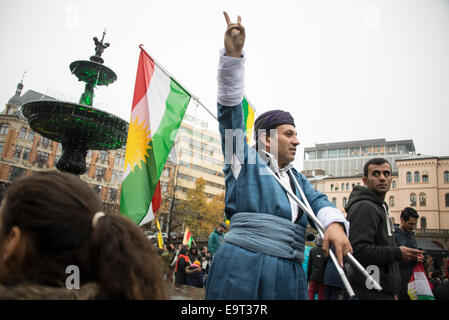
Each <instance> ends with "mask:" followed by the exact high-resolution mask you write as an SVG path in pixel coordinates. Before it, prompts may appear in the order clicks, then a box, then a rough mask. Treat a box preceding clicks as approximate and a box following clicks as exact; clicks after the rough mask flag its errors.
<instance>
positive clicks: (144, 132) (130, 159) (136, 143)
mask: <svg viewBox="0 0 449 320" xmlns="http://www.w3.org/2000/svg"><path fill="white" fill-rule="evenodd" d="M150 132H151V131H150V128H149V124H148V123H146V121H143V122H142V123H139V118H136V119H135V120H134V121H133V122H131V123H130V125H129V129H128V140H127V142H126V153H125V168H128V165H129V166H131V170H132V171H134V169H135V168H136V165H138V166H139V168H140V169H142V161H143V162H144V163H146V159H145V156H147V157H149V154H148V150H149V149H152V148H151V147H150V146H149V145H148V143H150V141H151V137H149V136H150Z"/></svg>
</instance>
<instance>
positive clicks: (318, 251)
mask: <svg viewBox="0 0 449 320" xmlns="http://www.w3.org/2000/svg"><path fill="white" fill-rule="evenodd" d="M315 244H316V246H315V247H313V248H312V249H311V250H310V254H309V263H308V266H307V280H308V281H309V300H314V299H315V295H316V294H318V300H324V299H325V287H324V283H323V279H324V270H325V268H326V263H327V258H326V256H325V255H324V251H323V239H322V238H321V236H320V235H319V234H318V235H317V237H316V240H315Z"/></svg>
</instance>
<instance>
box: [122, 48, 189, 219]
mask: <svg viewBox="0 0 449 320" xmlns="http://www.w3.org/2000/svg"><path fill="white" fill-rule="evenodd" d="M189 101H190V95H189V94H188V93H187V91H186V90H184V89H183V88H182V87H181V86H180V85H179V84H178V83H176V81H174V80H173V79H172V78H171V77H170V76H169V75H167V73H166V72H164V71H163V70H162V69H161V68H160V67H159V66H158V65H157V64H155V62H154V61H153V59H152V58H151V57H150V55H149V54H148V53H147V52H145V50H144V49H143V48H142V47H141V51H140V56H139V64H138V67H137V77H136V84H135V87H134V98H133V104H132V110H131V120H130V123H129V130H128V140H127V144H126V153H125V167H124V179H123V183H122V191H121V202H120V212H121V213H122V214H123V215H126V216H128V217H129V218H130V219H131V220H132V221H133V222H134V223H135V224H142V223H145V222H149V221H151V220H153V218H154V216H153V211H152V208H151V199H152V197H153V194H154V192H155V189H156V186H157V184H158V181H159V177H160V175H161V172H162V170H163V169H164V165H165V162H166V161H167V157H168V155H169V153H170V149H171V147H172V145H173V141H174V138H175V136H176V132H177V130H178V128H179V126H180V124H181V121H182V118H183V117H184V113H185V111H186V109H187V106H188V104H189Z"/></svg>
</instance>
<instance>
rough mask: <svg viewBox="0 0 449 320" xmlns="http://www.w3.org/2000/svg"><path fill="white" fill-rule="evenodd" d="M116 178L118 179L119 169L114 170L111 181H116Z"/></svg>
mask: <svg viewBox="0 0 449 320" xmlns="http://www.w3.org/2000/svg"><path fill="white" fill-rule="evenodd" d="M116 180H117V171H115V170H112V174H111V181H110V182H115V181H116Z"/></svg>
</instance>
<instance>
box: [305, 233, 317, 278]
mask: <svg viewBox="0 0 449 320" xmlns="http://www.w3.org/2000/svg"><path fill="white" fill-rule="evenodd" d="M313 241H315V236H314V235H313V233H308V234H307V236H306V246H305V248H304V262H303V263H302V268H303V269H304V273H305V274H306V276H307V266H308V264H309V255H310V250H311V249H312V248H313V247H314V246H315V243H314V242H313ZM308 281H309V279H307V282H308Z"/></svg>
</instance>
